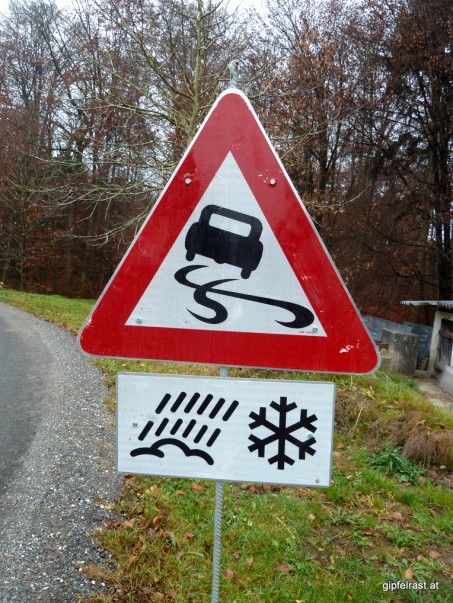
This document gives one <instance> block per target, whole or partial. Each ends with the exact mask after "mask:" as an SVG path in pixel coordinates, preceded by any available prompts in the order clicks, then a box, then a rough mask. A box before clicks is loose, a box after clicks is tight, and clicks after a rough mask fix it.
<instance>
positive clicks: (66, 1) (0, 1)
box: [0, 0, 262, 13]
mask: <svg viewBox="0 0 453 603" xmlns="http://www.w3.org/2000/svg"><path fill="white" fill-rule="evenodd" d="M261 3H262V1H261V0H230V2H229V4H230V5H231V6H232V7H233V6H237V5H238V4H240V5H241V7H244V8H249V7H251V6H253V5H255V6H257V5H259V4H261ZM57 4H58V5H60V6H64V5H70V4H71V0H57ZM8 5H9V0H0V12H1V13H5V12H6V11H7V10H8Z"/></svg>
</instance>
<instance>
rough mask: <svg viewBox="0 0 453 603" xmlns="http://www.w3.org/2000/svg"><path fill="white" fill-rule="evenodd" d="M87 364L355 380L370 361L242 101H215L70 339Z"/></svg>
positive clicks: (373, 361)
mask: <svg viewBox="0 0 453 603" xmlns="http://www.w3.org/2000/svg"><path fill="white" fill-rule="evenodd" d="M79 344H80V346H81V348H82V350H84V351H85V352H87V353H88V354H92V355H95V356H109V357H119V358H137V359H148V360H169V361H170V360H171V361H177V362H197V363H207V364H221V365H230V366H254V367H272V368H285V369H295V370H309V371H327V372H339V373H367V372H371V371H373V370H375V369H376V368H377V366H378V364H379V355H378V353H377V350H376V347H375V345H374V343H373V341H372V340H371V338H370V336H369V334H368V332H367V330H366V329H365V327H364V325H363V323H362V320H361V318H360V316H359V314H358V312H357V310H356V308H355V306H354V303H353V301H352V300H351V298H350V296H349V294H348V292H347V291H346V289H345V286H344V284H343V283H342V280H341V278H340V276H339V275H338V273H337V271H336V269H335V266H334V265H333V263H332V260H331V259H330V257H329V254H328V252H327V250H326V249H325V247H324V245H323V243H322V242H321V240H320V238H319V236H318V234H317V232H316V230H315V228H314V226H313V224H312V222H311V220H310V218H309V216H308V214H307V212H306V210H305V208H304V206H303V205H302V202H301V201H300V199H299V197H298V195H297V193H296V191H295V189H294V187H293V186H292V184H291V182H290V181H289V178H288V175H287V174H286V172H285V170H284V168H283V166H282V164H281V163H280V161H279V159H278V157H277V155H276V153H275V151H274V149H273V147H272V145H271V143H270V141H269V139H268V137H267V136H266V134H265V132H264V130H263V128H262V126H261V124H260V123H259V121H258V118H257V116H256V114H255V113H254V111H253V109H252V107H251V106H250V104H249V102H248V100H247V98H246V97H245V96H244V95H243V94H242V93H241V92H239V91H237V90H233V89H230V90H227V91H226V92H224V93H223V94H221V95H220V96H219V98H218V99H217V101H216V103H215V104H214V106H213V107H212V109H211V111H210V112H209V115H208V116H207V118H206V120H205V122H204V123H203V125H202V126H201V128H200V130H199V131H198V133H197V135H196V137H195V139H194V140H193V142H192V143H191V145H190V147H189V149H188V150H187V152H186V154H185V155H184V157H183V159H182V160H181V162H180V164H179V166H178V167H177V169H176V171H175V173H174V174H173V176H172V178H171V179H170V181H169V183H168V184H167V186H166V188H165V190H164V191H163V193H162V195H161V197H160V199H159V201H158V202H157V203H156V205H155V206H154V208H153V210H152V212H151V214H150V215H149V217H148V219H147V220H146V222H145V223H144V225H143V227H142V229H141V230H140V232H139V234H138V235H137V237H136V239H135V240H134V242H133V243H132V245H131V247H130V248H129V250H128V251H127V253H126V255H125V256H124V258H123V260H122V261H121V263H120V265H119V266H118V268H117V270H116V271H115V273H114V275H113V277H112V279H111V280H110V282H109V284H108V285H107V287H106V288H105V290H104V292H103V293H102V295H101V297H100V298H99V300H98V302H97V304H96V305H95V307H94V309H93V311H92V313H91V314H90V316H89V317H88V319H87V321H86V323H85V325H84V327H83V329H82V330H81V332H80V334H79Z"/></svg>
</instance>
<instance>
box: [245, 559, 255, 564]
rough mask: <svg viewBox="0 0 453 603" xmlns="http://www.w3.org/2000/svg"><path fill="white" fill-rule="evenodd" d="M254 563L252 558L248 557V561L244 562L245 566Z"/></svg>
mask: <svg viewBox="0 0 453 603" xmlns="http://www.w3.org/2000/svg"><path fill="white" fill-rule="evenodd" d="M254 561H255V560H254V559H253V557H249V558H248V559H246V561H245V562H246V564H247V565H252V563H253V562H254Z"/></svg>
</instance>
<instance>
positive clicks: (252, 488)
mask: <svg viewBox="0 0 453 603" xmlns="http://www.w3.org/2000/svg"><path fill="white" fill-rule="evenodd" d="M249 490H250V491H251V492H253V494H259V493H260V491H259V488H257V487H256V486H250V488H249Z"/></svg>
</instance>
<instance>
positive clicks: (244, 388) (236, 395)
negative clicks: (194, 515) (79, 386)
mask: <svg viewBox="0 0 453 603" xmlns="http://www.w3.org/2000/svg"><path fill="white" fill-rule="evenodd" d="M334 405H335V385H334V384H333V383H327V382H307V381H305V382H304V381H285V380H271V379H236V378H228V377H191V376H176V375H157V374H145V373H119V374H118V376H117V408H118V410H117V415H118V422H117V425H118V436H117V437H118V442H117V451H118V470H119V471H120V472H125V473H141V474H146V475H159V476H172V477H188V478H196V479H215V480H225V481H241V482H257V483H270V484H287V485H303V486H317V487H327V486H329V484H330V475H331V459H332V439H333V419H334Z"/></svg>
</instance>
